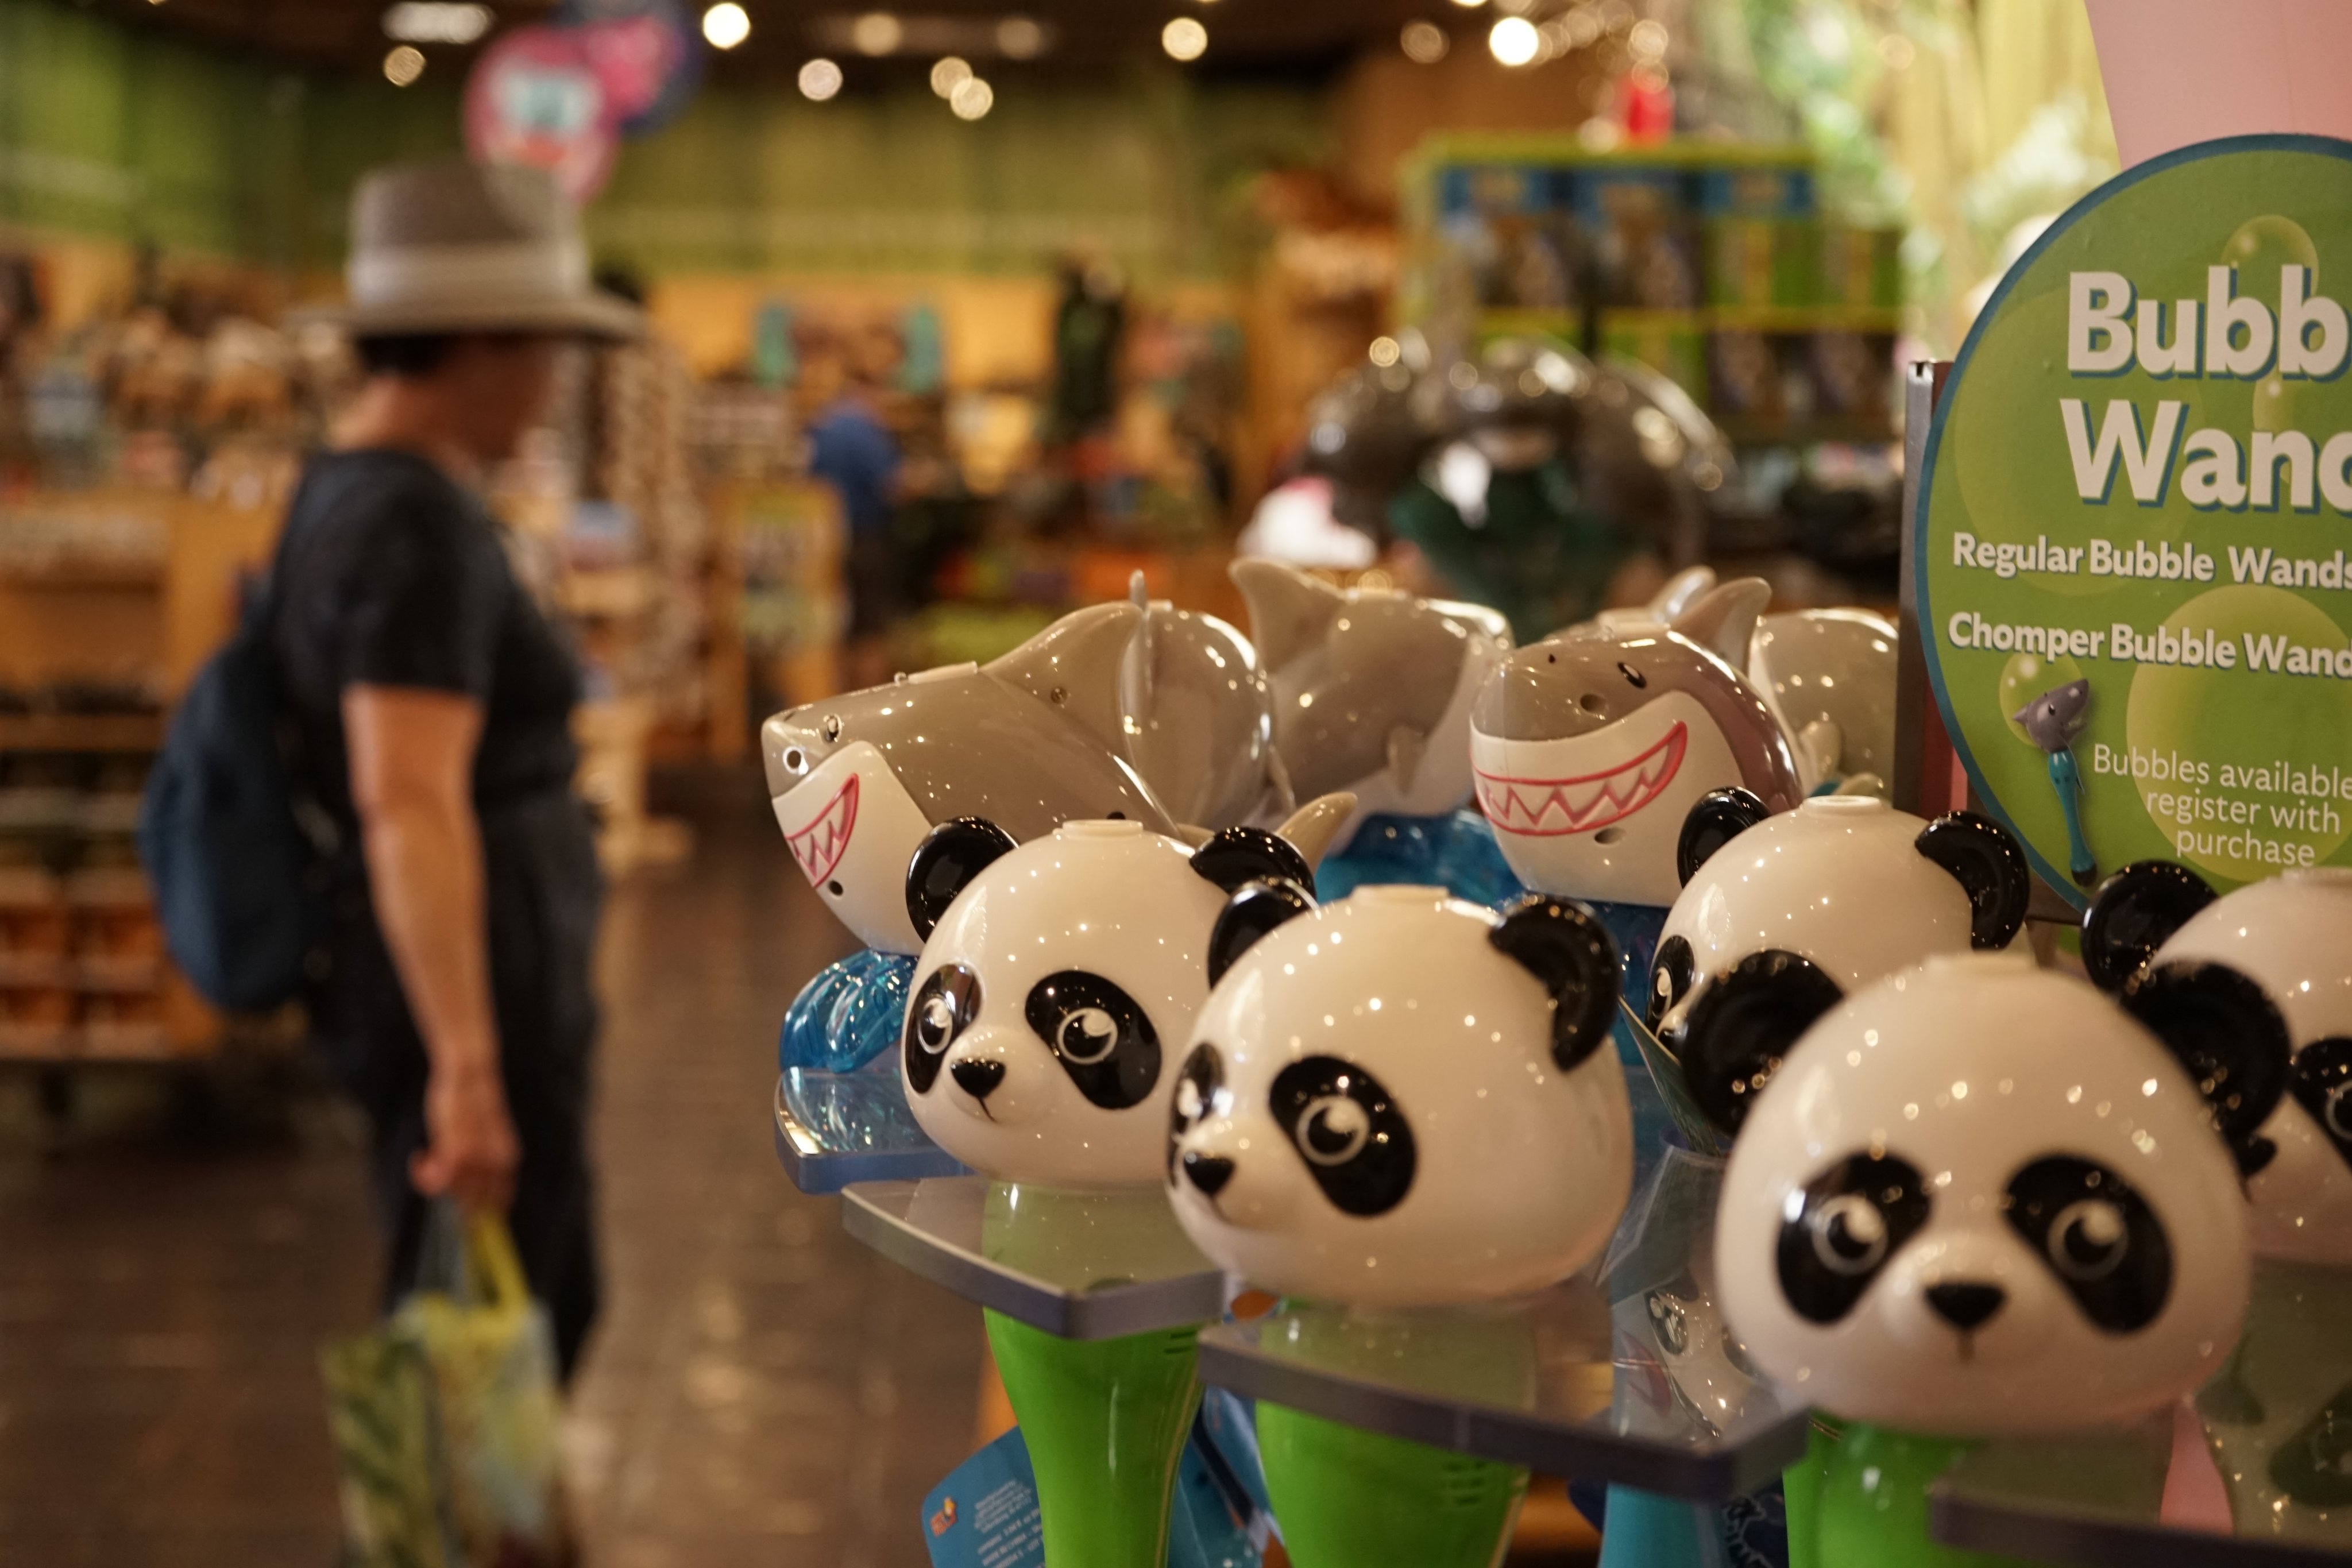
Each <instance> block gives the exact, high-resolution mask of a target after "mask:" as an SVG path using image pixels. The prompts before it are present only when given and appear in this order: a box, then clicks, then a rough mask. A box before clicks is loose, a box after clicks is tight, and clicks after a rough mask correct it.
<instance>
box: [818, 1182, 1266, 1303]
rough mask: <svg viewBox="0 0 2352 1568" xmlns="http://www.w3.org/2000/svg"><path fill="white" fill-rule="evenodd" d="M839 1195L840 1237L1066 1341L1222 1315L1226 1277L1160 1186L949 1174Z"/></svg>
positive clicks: (855, 1187)
mask: <svg viewBox="0 0 2352 1568" xmlns="http://www.w3.org/2000/svg"><path fill="white" fill-rule="evenodd" d="M841 1196H842V1205H841V1223H842V1227H843V1228H844V1229H845V1230H846V1231H848V1232H849V1234H850V1235H852V1236H854V1237H856V1238H857V1239H858V1240H860V1241H862V1242H864V1243H865V1244H866V1246H868V1247H872V1248H874V1250H875V1251H877V1252H879V1253H880V1254H882V1256H884V1257H885V1258H888V1259H890V1261H892V1262H893V1263H896V1264H898V1266H899V1267H901V1268H906V1269H908V1270H910V1271H911V1272H913V1273H916V1274H919V1275H920V1276H922V1277H923V1278H924V1279H929V1281H931V1282H932V1283H933V1284H935V1285H940V1286H944V1287H945V1288H947V1289H950V1290H952V1291H954V1292H955V1293H956V1294H957V1295H959V1296H961V1297H963V1298H964V1299H965V1300H969V1301H974V1302H977V1303H979V1304H980V1305H981V1306H983V1307H987V1308H990V1309H991V1310H994V1311H997V1312H1001V1313H1003V1315H1004V1316H1005V1317H1008V1318H1011V1319H1013V1320H1014V1321H1017V1322H1022V1323H1026V1324H1027V1325H1029V1326H1030V1327H1031V1328H1034V1329H1038V1330H1041V1331H1044V1332H1045V1333H1048V1334H1052V1335H1054V1336H1055V1337H1056V1338H1059V1339H1066V1340H1111V1339H1118V1338H1120V1337H1122V1336H1125V1335H1129V1334H1144V1333H1151V1332H1154V1331H1160V1330H1164V1329H1180V1328H1187V1327H1190V1326H1191V1325H1192V1324H1195V1323H1202V1322H1206V1321H1209V1320H1211V1319H1213V1318H1214V1317H1216V1316H1218V1314H1220V1313H1221V1312H1223V1310H1224V1305H1225V1279H1224V1276H1223V1274H1221V1273H1219V1272H1218V1270H1217V1269H1216V1268H1215V1266H1214V1265H1213V1264H1211V1263H1210V1262H1209V1260H1208V1259H1207V1258H1203V1257H1202V1256H1201V1254H1200V1253H1199V1252H1198V1251H1197V1250H1195V1249H1194V1247H1192V1243H1191V1242H1190V1241H1188V1240H1186V1239H1185V1237H1184V1233H1183V1232H1182V1231H1181V1229H1179V1228H1178V1227H1177V1224H1176V1218H1175V1215H1174V1214H1173V1213H1172V1212H1171V1210H1170V1208H1169V1206H1168V1199H1167V1197H1166V1195H1165V1194H1162V1193H1161V1192H1160V1189H1159V1188H1157V1187H1143V1188H1139V1189H1135V1190H1133V1191H1117V1192H1105V1193H1089V1194H1074V1193H1058V1192H1045V1191H1041V1190H1038V1189H1034V1188H1023V1187H1018V1186H1011V1185H1007V1184H1003V1183H991V1182H989V1181H987V1180H986V1179H985V1178H983V1177H980V1176H942V1177H933V1178H931V1179H930V1180H928V1181H921V1182H869V1183H861V1184H856V1185H853V1186H850V1187H846V1188H845V1189H843V1192H842V1194H841ZM1024 1205H1026V1207H1025V1208H1024ZM1016 1233H1017V1234H1016Z"/></svg>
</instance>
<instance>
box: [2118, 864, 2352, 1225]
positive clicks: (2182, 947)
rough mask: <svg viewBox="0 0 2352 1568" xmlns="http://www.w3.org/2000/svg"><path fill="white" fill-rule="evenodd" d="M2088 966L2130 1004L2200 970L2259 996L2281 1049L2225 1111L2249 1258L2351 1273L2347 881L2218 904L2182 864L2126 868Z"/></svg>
mask: <svg viewBox="0 0 2352 1568" xmlns="http://www.w3.org/2000/svg"><path fill="white" fill-rule="evenodd" d="M2083 959H2084V965H2085V967H2087V968H2088V969H2089V970H2090V972H2091V977H2092V979H2094V980H2095V981H2097V982H2098V983H2099V984H2102V985H2105V986H2107V987H2109V988H2111V989H2121V990H2122V991H2123V992H2124V993H2125V994H2126V995H2128V994H2131V993H2132V992H2133V991H2134V990H2136V989H2137V988H2142V987H2149V986H2155V987H2159V988H2160V987H2162V986H2164V985H2166V984H2168V983H2169V982H2168V977H2169V976H2171V975H2173V974H2176V973H2179V970H2180V969H2181V968H2182V966H2185V965H2196V964H2220V965H2224V966H2226V967H2228V968H2229V969H2231V970H2232V971H2234V972H2236V973H2240V974H2243V975H2245V976H2246V977H2247V978H2248V979H2249V980H2251V981H2252V983H2253V984H2256V985H2258V986H2260V987H2261V988H2262V991H2263V994H2264V995H2265V996H2267V997H2269V998H2270V1000H2271V1003H2272V1005H2274V1006H2275V1007H2277V1009H2278V1011H2279V1013H2280V1015H2281V1016H2282V1017H2283V1018H2284V1021H2285V1025H2286V1038H2285V1047H2286V1048H2285V1049H2284V1050H2283V1051H2281V1052H2279V1053H2277V1054H2276V1055H2275V1056H2274V1057H2273V1058H2271V1059H2268V1060H2256V1061H2251V1062H2248V1063H2245V1064H2244V1065H2243V1066H2242V1068H2241V1070H2240V1072H2239V1074H2238V1076H2237V1077H2236V1079H2234V1080H2233V1081H2232V1082H2231V1085H2230V1090H2229V1094H2228V1096H2227V1098H2226V1102H2225V1104H2224V1107H2223V1129H2224V1131H2227V1132H2229V1133H2230V1135H2231V1144H2232V1146H2233V1147H2234V1149H2235V1150H2236V1152H2237V1154H2238V1163H2239V1166H2240V1168H2241V1169H2242V1170H2243V1171H2244V1172H2245V1173H2246V1197H2247V1199H2248V1201H2249V1202H2250V1203H2251V1204H2252V1223H2253V1234H2254V1250H2255V1251H2256V1252H2257V1253H2260V1254H2262V1255H2263V1256H2264V1257H2268V1258H2283V1259H2286V1260H2288V1261H2291V1262H2296V1263H2311V1264H2320V1265H2327V1266H2335V1267H2344V1266H2347V1265H2352V871H2347V870H2342V869H2338V868H2332V867H2316V868H2303V869H2297V870H2290V871H2286V872H2284V873H2282V874H2280V875H2279V876H2276V877H2272V878H2268V879H2264V880H2262V881H2259V882H2252V883H2249V884H2247V885H2246V886H2245V887H2242V888H2240V889H2238V890H2237V891H2235V892H2233V893H2231V894H2229V895H2228V896H2226V897H2221V898H2217V897H2215V896H2214V893H2213V890H2212V889H2211V888H2210V887H2208V886H2207V885H2206V884H2205V882H2204V880H2203V879H2201V878H2200V877H2199V876H2198V875H2197V874H2196V873H2195V872H2193V871H2191V870H2189V868H2187V867H2185V866H2180V865H2177V864H2175V863H2173V862H2171V861H2168V860H2144V861H2141V862H2139V863H2138V864H2137V865H2132V866H2126V867H2125V868H2123V869H2122V870H2120V871H2118V872H2116V874H2115V875H2114V876H2113V877H2110V878H2109V879H2107V881H2106V882H2105V885H2103V886H2102V887H2101V888H2100V889H2099V891H2098V893H2097V895H2096V896H2095V898H2094V899H2093V900H2092V901H2091V908H2090V912H2089V913H2088V914H2087V915H2086V916H2085V917H2084V922H2083Z"/></svg>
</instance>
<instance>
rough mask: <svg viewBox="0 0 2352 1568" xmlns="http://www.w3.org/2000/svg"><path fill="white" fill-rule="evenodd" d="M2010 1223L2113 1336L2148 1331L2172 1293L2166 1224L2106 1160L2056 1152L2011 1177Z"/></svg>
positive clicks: (2086, 1312)
mask: <svg viewBox="0 0 2352 1568" xmlns="http://www.w3.org/2000/svg"><path fill="white" fill-rule="evenodd" d="M2006 1208H2007V1213H2008V1215H2009V1223H2010V1226H2011V1228H2013V1229H2014V1230H2015V1231H2016V1232H2017V1234H2018V1236H2019V1237H2021V1239H2022V1240H2023V1241H2024V1243H2025V1245H2026V1247H2027V1249H2028V1250H2029V1251H2031V1252H2032V1254H2033V1256H2034V1257H2036V1258H2040V1259H2041V1260H2042V1265H2043V1267H2045V1268H2048V1269H2049V1270H2050V1272H2051V1273H2052V1274H2053V1275H2055V1276H2056V1277H2057V1279H2058V1283H2060V1284H2061V1285H2063V1286H2064V1287H2065V1288H2066V1293H2067V1294H2068V1295H2070V1296H2072V1297H2074V1304H2075V1305H2076V1306H2078V1307H2080V1308H2082V1309H2083V1315H2084V1317H2086V1318H2088V1319H2090V1320H2091V1321H2092V1322H2093V1323H2094V1324H2095V1325H2096V1326H2097V1327H2098V1328H2100V1329H2102V1330H2104V1331H2106V1332H2108V1333H2111V1334H2128V1333H2130V1332H2132V1331H2135V1330H2137V1329H2144V1328H2146V1327H2147V1326H2148V1324H2150V1323H2152V1322H2154V1321H2156V1316H2157V1314H2158V1313H2159V1312H2161V1311H2163V1310H2164V1302H2165V1299H2166V1298H2167V1297H2168V1296H2169V1295H2171V1294H2172V1247H2171V1244H2170V1243H2169V1242H2168V1241H2167V1240H2166V1239H2165V1235H2164V1222H2163V1221H2162V1220H2159V1219H2158V1218H2157V1217H2156V1211H2155V1210H2154V1209H2152V1208H2150V1207H2148V1206H2147V1199H2145V1198H2143V1197H2141V1196H2140V1195H2139V1194H2137V1193H2136V1192H2134V1191H2132V1189H2131V1186H2130V1184H2128V1183H2126V1181H2125V1180H2124V1179H2123V1178H2122V1177H2121V1176H2118V1175H2116V1173H2114V1172H2113V1171H2110V1170H2108V1169H2107V1168H2106V1167H2105V1166H2104V1165H2098V1164H2094V1163H2091V1162H2090V1161H2088V1160H2077V1159H2074V1158H2071V1157H2069V1156H2066V1155H2059V1154H2053V1155H2051V1156H2050V1157H2048V1158H2047V1159H2042V1160H2036V1161H2034V1162H2033V1163H2032V1164H2031V1165H2028V1166H2026V1167H2025V1169H2023V1170H2021V1171H2020V1172H2018V1173H2017V1174H2016V1175H2014V1176H2012V1177H2011V1178H2010V1183H2009V1193H2008V1194H2007V1200H2006Z"/></svg>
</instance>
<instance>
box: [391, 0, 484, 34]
mask: <svg viewBox="0 0 2352 1568" xmlns="http://www.w3.org/2000/svg"><path fill="white" fill-rule="evenodd" d="M490 21H491V17H490V8H489V7H488V5H449V4H446V0H401V4H399V5H394V6H393V7H392V8H391V9H390V10H388V11H386V12H385V13H384V14H383V36H384V37H387V38H394V39H397V40H398V41H399V42H401V43H404V44H461V45H462V44H470V43H473V42H474V41H475V40H477V39H478V38H479V37H481V36H482V35H483V34H484V33H487V32H488V31H489V30H490Z"/></svg>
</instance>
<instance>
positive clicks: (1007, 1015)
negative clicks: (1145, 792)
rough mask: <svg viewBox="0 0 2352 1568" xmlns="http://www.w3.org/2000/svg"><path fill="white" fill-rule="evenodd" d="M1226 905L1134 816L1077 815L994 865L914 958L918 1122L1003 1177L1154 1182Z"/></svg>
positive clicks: (909, 1047)
mask: <svg viewBox="0 0 2352 1568" xmlns="http://www.w3.org/2000/svg"><path fill="white" fill-rule="evenodd" d="M918 865H920V856H918ZM1224 900H1225V891H1224V889H1223V888H1222V887H1220V886H1219V885H1218V884H1217V883H1215V882H1213V881H1211V880H1210V879H1208V878H1207V877H1205V876H1203V875H1202V873H1201V872H1200V871H1199V870H1198V869H1196V868H1195V867H1194V865H1193V861H1192V851H1191V850H1189V849H1187V848H1186V847H1185V846H1183V845H1182V844H1181V843H1179V842H1178V841H1176V840H1175V839H1173V838H1169V837H1164V836H1162V835H1160V834H1156V833H1150V832H1147V831H1145V830H1144V829H1143V828H1142V827H1141V826H1139V825H1138V824H1136V823H1132V822H1073V823H1067V824H1065V825H1064V826H1061V827H1060V828H1058V829H1056V830H1055V831H1054V832H1053V833H1051V834H1049V835H1047V836H1046V837H1043V838H1037V839H1033V840H1031V841H1030V842H1029V843H1027V844H1025V845H1023V846H1022V847H1019V848H1017V849H1011V850H1009V851H1007V852H1004V853H1003V854H1002V857H1001V858H996V859H994V860H992V861H991V862H990V863H988V864H987V865H986V866H985V867H984V868H982V869H981V870H980V871H979V872H978V874H977V875H976V876H974V877H972V878H971V879H970V881H969V882H968V883H967V884H965V885H963V886H961V889H960V890H958V891H957V892H956V893H955V895H954V901H953V902H952V903H951V904H950V905H949V907H948V909H947V910H946V912H945V914H943V915H942V916H940V920H939V923H938V924H937V926H936V927H934V928H933V929H932V931H931V932H930V935H929V940H928V941H926V942H924V944H923V952H922V956H921V958H920V959H919V960H918V961H917V965H916V970H915V976H916V979H915V988H914V993H913V995H912V996H911V998H910V999H909V1001H908V1012H907V1024H906V1029H905V1033H904V1037H903V1038H902V1040H901V1043H900V1050H899V1074H900V1078H901V1080H902V1081H903V1082H904V1084H905V1086H906V1089H907V1102H908V1105H910V1106H911V1107H912V1108H913V1110H914V1112H915V1120H916V1121H918V1122H919V1123H920V1124H921V1126H922V1129H923V1131H925V1132H927V1133H929V1135H930V1137H931V1139H932V1141H933V1142H937V1143H938V1144H939V1145H940V1148H942V1149H945V1150H946V1151H947V1152H949V1153H950V1154H953V1155H954V1156H955V1157H956V1158H957V1159H959V1160H961V1161H962V1162H963V1163H965V1164H967V1165H970V1166H971V1168H972V1169H974V1170H975V1171H979V1172H981V1173H982V1174H985V1175H988V1176H992V1177H994V1178H996V1179H998V1180H1001V1181H1010V1182H1034V1183H1037V1184H1041V1185H1045V1186H1055V1187H1077V1188H1085V1187H1103V1186H1118V1185H1130V1184H1148V1183H1151V1182H1155V1181H1157V1180H1159V1178H1160V1172H1161V1170H1162V1168H1163V1165H1164V1163H1165V1159H1166V1143H1167V1130H1168V1104H1169V1099H1170V1095H1171V1091H1172V1090H1173V1089H1174V1087H1175V1081H1176V1071H1175V1069H1176V1065H1177V1063H1178V1061H1179V1060H1180V1059H1181V1051H1182V1049H1183V1043H1184V1039H1185V1037H1186V1036H1187V1035H1188V1034H1189V1033H1190V1032H1191V1029H1192V1016H1193V1014H1194V1013H1195V1012H1196V1011H1197V1010H1198V1009H1199V1007H1200V1005H1201V1002H1202V998H1204V997H1205V996H1206V995H1207V994H1208V990H1209V986H1208V977H1207V968H1206V958H1205V952H1204V950H1205V947H1206V944H1207V942H1208V937H1209V932H1210V929H1211V927H1212V926H1213V924H1214V923H1215V921H1216V918H1217V914H1218V911H1219V910H1221V909H1222V908H1223V904H1224Z"/></svg>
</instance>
